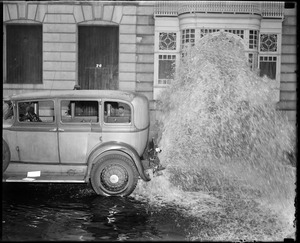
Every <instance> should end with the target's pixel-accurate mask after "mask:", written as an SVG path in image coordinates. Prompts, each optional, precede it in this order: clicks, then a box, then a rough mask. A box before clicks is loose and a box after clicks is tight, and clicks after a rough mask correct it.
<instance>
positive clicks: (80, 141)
mask: <svg viewBox="0 0 300 243" xmlns="http://www.w3.org/2000/svg"><path fill="white" fill-rule="evenodd" d="M59 104H60V112H59V114H60V118H59V119H60V120H59V122H58V138H59V154H60V161H61V163H63V164H83V163H85V161H86V157H87V152H88V147H89V146H90V145H89V142H90V136H91V134H92V133H93V132H95V133H96V134H98V135H99V137H100V136H101V126H100V122H99V111H100V110H101V105H100V104H101V103H100V102H99V101H98V100H79V99H74V100H67V99H66V100H60V101H59Z"/></svg>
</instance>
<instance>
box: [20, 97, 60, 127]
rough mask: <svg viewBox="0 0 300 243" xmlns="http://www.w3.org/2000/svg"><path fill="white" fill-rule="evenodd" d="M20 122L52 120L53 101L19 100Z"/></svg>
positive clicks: (53, 119)
mask: <svg viewBox="0 0 300 243" xmlns="http://www.w3.org/2000/svg"><path fill="white" fill-rule="evenodd" d="M18 109H19V121H20V122H54V121H55V115H54V102H53V101H52V100H49V101H28V102H19V103H18Z"/></svg>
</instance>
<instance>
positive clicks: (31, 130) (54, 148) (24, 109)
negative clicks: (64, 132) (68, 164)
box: [11, 99, 59, 164]
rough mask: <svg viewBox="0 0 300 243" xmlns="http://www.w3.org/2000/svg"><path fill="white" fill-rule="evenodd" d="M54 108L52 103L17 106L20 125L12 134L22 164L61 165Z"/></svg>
mask: <svg viewBox="0 0 300 243" xmlns="http://www.w3.org/2000/svg"><path fill="white" fill-rule="evenodd" d="M54 104H55V101H54V100H51V99H49V100H47V99H45V100H26V101H19V102H17V121H16V123H15V124H14V126H12V128H11V130H13V131H14V132H15V136H16V139H15V140H14V143H15V144H14V145H13V148H14V149H16V150H17V154H18V156H17V157H18V161H19V162H33V163H50V164H58V163H59V155H58V137H57V123H56V116H55V111H54V107H55V105H54ZM30 112H31V113H30Z"/></svg>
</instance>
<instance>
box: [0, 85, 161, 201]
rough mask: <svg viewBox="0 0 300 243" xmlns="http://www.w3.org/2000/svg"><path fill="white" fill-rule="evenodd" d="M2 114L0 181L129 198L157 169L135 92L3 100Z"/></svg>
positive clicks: (145, 113) (144, 107)
mask: <svg viewBox="0 0 300 243" xmlns="http://www.w3.org/2000/svg"><path fill="white" fill-rule="evenodd" d="M3 110H5V111H3V112H4V114H3V135H2V147H3V164H2V167H3V172H2V173H3V182H47V183H90V184H91V186H92V188H93V189H94V191H95V192H96V193H97V194H99V195H104V196H112V195H115V196H128V195H129V194H131V193H132V192H133V190H134V189H135V187H136V185H137V182H138V179H139V178H141V179H142V180H144V181H149V180H151V178H152V176H153V173H154V174H155V173H156V172H157V171H159V170H161V169H163V167H162V166H161V165H160V162H159V159H158V157H157V153H158V152H160V149H159V148H157V147H155V145H154V141H151V140H149V139H148V138H149V126H150V119H149V102H148V99H147V97H145V96H143V95H141V94H138V93H135V92H128V91H117V90H67V91H66V90H64V91H42V92H34V93H30V94H29V93H25V94H19V95H13V96H11V97H9V98H7V99H4V100H3ZM149 141H150V142H149ZM149 144H151V146H149Z"/></svg>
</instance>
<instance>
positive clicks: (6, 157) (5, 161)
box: [2, 139, 10, 173]
mask: <svg viewBox="0 0 300 243" xmlns="http://www.w3.org/2000/svg"><path fill="white" fill-rule="evenodd" d="M9 162H10V151H9V147H8V145H7V143H6V142H5V141H4V139H2V173H3V172H5V171H6V169H7V167H8V165H9Z"/></svg>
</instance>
